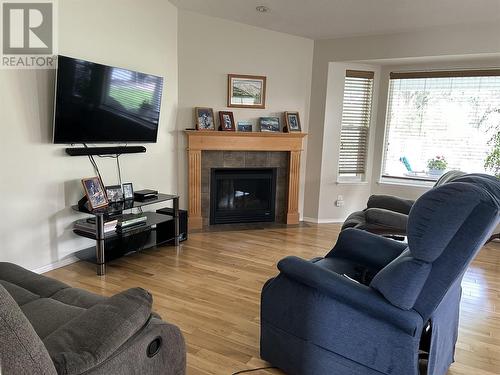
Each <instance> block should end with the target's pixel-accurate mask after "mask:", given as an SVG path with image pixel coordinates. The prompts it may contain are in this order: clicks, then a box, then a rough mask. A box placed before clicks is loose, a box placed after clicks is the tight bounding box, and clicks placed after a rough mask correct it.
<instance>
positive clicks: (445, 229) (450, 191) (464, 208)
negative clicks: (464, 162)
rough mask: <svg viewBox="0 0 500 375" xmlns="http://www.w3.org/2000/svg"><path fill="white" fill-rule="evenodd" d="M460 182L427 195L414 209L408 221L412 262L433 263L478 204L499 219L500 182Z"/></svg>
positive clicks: (476, 179) (473, 178)
mask: <svg viewBox="0 0 500 375" xmlns="http://www.w3.org/2000/svg"><path fill="white" fill-rule="evenodd" d="M461 179H464V180H463V181H460V182H458V181H457V180H455V181H453V182H450V183H447V184H444V185H442V186H439V187H437V188H434V189H432V190H430V191H428V192H427V193H425V194H424V195H422V196H421V197H420V198H419V199H417V201H416V202H415V204H414V205H413V207H412V209H411V211H410V215H409V217H408V246H409V248H410V252H411V254H412V256H413V257H414V258H416V259H420V260H423V261H426V262H433V261H434V260H436V259H437V258H438V257H439V256H440V255H441V254H442V252H443V251H444V249H445V248H446V246H447V245H448V243H449V242H450V241H451V240H452V238H453V237H454V236H455V234H456V233H457V232H458V230H459V229H460V227H461V225H462V224H463V223H464V222H465V221H466V220H467V218H468V216H469V215H470V213H471V212H472V211H473V210H474V209H475V208H476V207H477V206H478V205H480V204H485V205H487V206H490V207H491V208H492V209H493V210H495V211H496V215H497V217H498V212H499V208H500V181H499V180H498V179H497V180H496V181H492V180H490V179H485V178H483V177H478V176H471V175H468V177H466V176H463V177H461Z"/></svg>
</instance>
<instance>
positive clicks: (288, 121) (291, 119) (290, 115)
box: [284, 112, 302, 133]
mask: <svg viewBox="0 0 500 375" xmlns="http://www.w3.org/2000/svg"><path fill="white" fill-rule="evenodd" d="M284 131H285V132H287V133H288V132H301V131H302V127H301V126H300V117H299V112H285V128H284Z"/></svg>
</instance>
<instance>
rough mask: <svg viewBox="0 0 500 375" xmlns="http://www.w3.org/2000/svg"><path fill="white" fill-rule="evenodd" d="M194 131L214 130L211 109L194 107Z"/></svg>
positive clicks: (212, 111) (213, 118)
mask: <svg viewBox="0 0 500 375" xmlns="http://www.w3.org/2000/svg"><path fill="white" fill-rule="evenodd" d="M194 111H195V116H196V130H215V117H214V110H213V109H212V108H202V107H196V108H195V109H194Z"/></svg>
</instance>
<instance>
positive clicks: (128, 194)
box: [123, 182, 134, 201]
mask: <svg viewBox="0 0 500 375" xmlns="http://www.w3.org/2000/svg"><path fill="white" fill-rule="evenodd" d="M123 199H124V200H125V201H130V200H134V186H133V185H132V183H131V182H126V183H124V184H123Z"/></svg>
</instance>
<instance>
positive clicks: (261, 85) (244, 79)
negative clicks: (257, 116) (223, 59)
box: [227, 74, 266, 109]
mask: <svg viewBox="0 0 500 375" xmlns="http://www.w3.org/2000/svg"><path fill="white" fill-rule="evenodd" d="M227 106H228V107H236V108H258V109H263V108H266V77H264V76H250V75H243V74H228V76H227Z"/></svg>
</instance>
